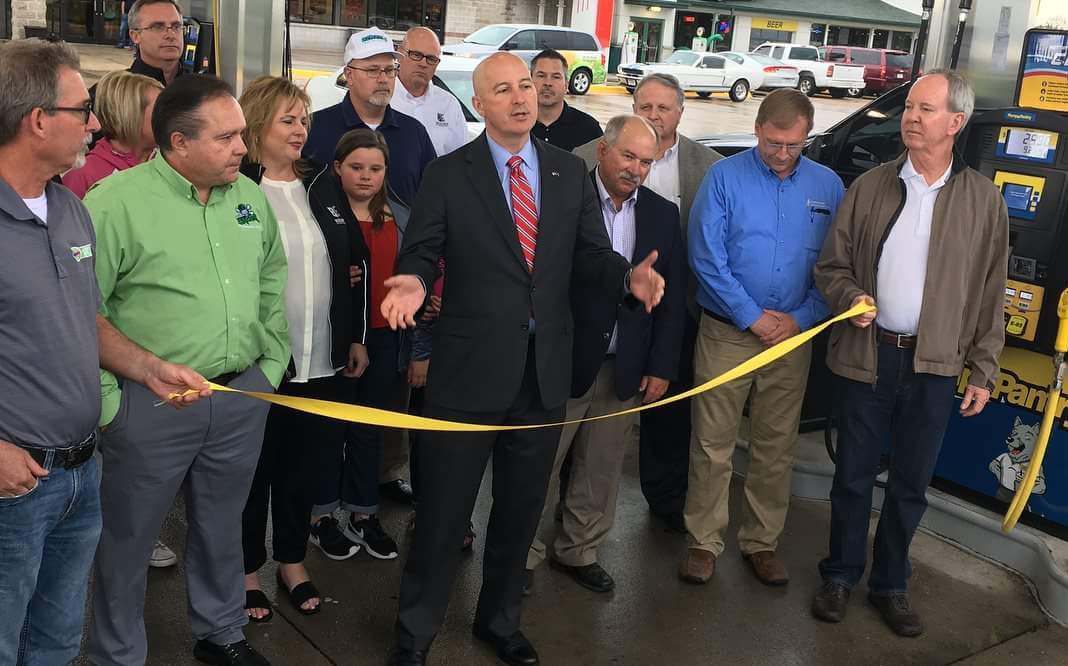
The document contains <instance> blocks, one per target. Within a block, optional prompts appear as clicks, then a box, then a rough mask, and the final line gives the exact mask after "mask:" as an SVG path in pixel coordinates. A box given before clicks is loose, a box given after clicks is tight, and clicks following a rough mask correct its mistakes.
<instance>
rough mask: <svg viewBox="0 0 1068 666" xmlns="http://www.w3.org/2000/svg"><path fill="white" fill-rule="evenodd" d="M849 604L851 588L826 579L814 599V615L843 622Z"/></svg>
mask: <svg viewBox="0 0 1068 666" xmlns="http://www.w3.org/2000/svg"><path fill="white" fill-rule="evenodd" d="M848 605H849V588H848V587H846V586H845V585H843V584H841V583H839V582H836V581H833V580H825V581H823V585H822V586H821V587H820V591H819V592H817V593H816V597H815V598H814V599H813V600H812V615H813V617H815V618H816V619H817V620H823V621H824V622H832V623H836V622H841V621H842V618H844V617H845V614H846V608H847V607H848Z"/></svg>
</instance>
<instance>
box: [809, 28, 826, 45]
mask: <svg viewBox="0 0 1068 666" xmlns="http://www.w3.org/2000/svg"><path fill="white" fill-rule="evenodd" d="M826 36H827V24H826V23H813V24H812V30H811V31H810V32H809V33H808V43H809V45H810V46H823V39H824V37H826Z"/></svg>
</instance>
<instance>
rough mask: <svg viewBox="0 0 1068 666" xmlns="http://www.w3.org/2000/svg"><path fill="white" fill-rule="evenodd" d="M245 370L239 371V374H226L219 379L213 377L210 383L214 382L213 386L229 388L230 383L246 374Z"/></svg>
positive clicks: (218, 377)
mask: <svg viewBox="0 0 1068 666" xmlns="http://www.w3.org/2000/svg"><path fill="white" fill-rule="evenodd" d="M247 369H248V368H245V370H247ZM245 370H239V371H237V372H224V373H222V374H221V375H219V376H217V377H212V378H211V379H209V380H208V381H209V382H212V383H213V384H218V385H219V386H229V385H230V382H232V381H234V380H235V379H237V378H238V377H240V376H241V375H242V373H244V372H245Z"/></svg>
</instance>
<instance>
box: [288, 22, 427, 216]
mask: <svg viewBox="0 0 1068 666" xmlns="http://www.w3.org/2000/svg"><path fill="white" fill-rule="evenodd" d="M398 57H399V54H398V53H397V51H396V49H395V48H394V46H393V40H392V39H390V38H389V36H388V35H386V33H384V32H382V31H381V30H380V29H378V28H368V29H367V30H361V31H360V32H357V33H356V34H354V35H353V36H352V37H349V43H348V44H347V45H346V46H345V81H346V83H347V85H348V89H349V94H348V96H347V97H346V98H345V99H343V100H341V101H340V102H338V103H337V104H335V105H334V106H331V107H327V108H325V109H323V110H321V111H316V112H315V114H314V115H313V116H312V123H311V133H310V135H309V136H308V142H307V143H306V144H305V146H304V157H306V158H309V159H312V160H314V161H315V162H317V163H319V164H330V163H332V162H333V161H334V149H335V147H336V146H337V142H338V140H339V139H340V138H341V137H342V135H344V134H345V132H348V131H349V130H351V129H356V128H358V127H367V128H370V129H372V130H377V131H378V132H379V133H380V134H382V136H383V137H385V139H386V144H387V145H388V146H389V153H390V155H389V158H390V159H389V169H388V170H387V177H388V179H389V187H390V189H392V190H393V194H395V195H396V196H397V197H398V198H400V199H401V200H402V201H403V202H404V203H406V204H408V205H409V206H410V205H411V204H412V201H414V200H415V192H416V190H418V189H419V182H420V180H421V179H422V176H423V169H424V168H425V167H426V165H427V164H429V163H430V161H431V160H433V159H434V158H435V157H437V153H435V152H434V144H433V143H431V141H430V135H428V134H427V131H426V129H425V128H424V127H423V125H422V123H420V122H419V121H418V120H416V119H415V118H413V117H411V116H409V115H406V114H403V113H401V112H399V111H396V110H394V109H391V108H390V106H389V101H390V99H392V98H393V87H394V85H395V84H396V81H397V69H398V67H397V58H398Z"/></svg>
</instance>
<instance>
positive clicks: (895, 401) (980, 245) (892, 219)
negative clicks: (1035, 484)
mask: <svg viewBox="0 0 1068 666" xmlns="http://www.w3.org/2000/svg"><path fill="white" fill-rule="evenodd" d="M974 106H975V95H974V93H973V92H972V90H971V87H970V86H969V85H968V82H967V81H966V80H965V79H964V78H963V77H962V76H960V75H959V74H957V73H956V72H952V71H946V70H935V71H932V72H930V73H929V74H927V75H926V76H924V77H922V78H920V79H919V80H918V81H916V83H915V84H914V85H913V87H912V90H911V91H910V92H909V97H908V101H907V102H906V105H905V112H904V115H903V116H902V121H901V133H902V139H903V141H904V144H905V146H906V148H907V149H908V150H907V152H906V153H905V154H904V155H902V156H901V157H900V158H898V159H897V160H895V161H893V162H890V163H887V164H883V165H881V166H879V167H876V168H875V169H872V170H871V171H869V172H867V173H866V174H864V175H863V176H861V177H860V178H858V179H857V180H856V182H854V183H853V185H852V187H850V188H849V191H848V193H847V194H846V198H845V200H844V201H843V202H842V205H841V207H840V208H839V209H838V214H837V216H836V218H835V221H834V226H833V228H832V230H831V232H830V233H829V234H828V236H827V240H826V243H825V244H824V246H823V252H822V253H821V255H820V259H819V261H818V263H817V264H816V269H815V279H816V285H817V287H818V288H819V289H820V290H821V291H822V292H823V294H824V297H825V298H826V299H827V303H828V305H829V306H830V309H831V310H832V311H837V312H840V311H842V310H845V309H847V308H849V307H851V306H853V305H855V304H857V303H860V302H868V303H871V304H873V305H876V306H877V308H878V309H877V310H876V311H875V312H870V313H867V314H864V315H860V316H858V317H854V318H853V319H852V320H850V322H849V323H843V324H839V325H838V326H837V327H836V328H835V329H833V330H832V332H831V338H830V343H829V346H828V353H827V364H828V366H830V368H831V370H832V371H833V372H834V373H835V374H836V375H837V381H838V387H837V388H838V394H837V397H836V416H837V424H838V456H837V461H836V462H837V467H836V468H835V475H834V485H833V487H832V490H831V537H830V554H829V555H828V557H827V558H826V559H824V560H823V561H822V562H820V574H821V576H822V577H823V586H822V587H821V589H820V591H819V593H818V594H817V595H816V598H815V599H814V600H813V603H812V614H813V615H814V616H816V617H817V618H818V619H820V620H823V621H826V622H840V621H841V620H842V618H843V617H844V615H845V611H846V605H847V602H848V600H849V592H850V590H851V589H852V587H853V586H855V585H856V584H857V583H859V582H860V579H861V577H862V575H863V574H864V568H865V565H866V554H867V535H868V521H869V518H870V515H871V501H872V486H873V484H874V482H875V476H876V474H877V473H878V468H879V460H880V458H881V457H882V456H883V455H884V454H886V453H887V452H889V461H890V469H889V481H888V483H887V487H886V498H885V500H884V502H883V507H882V513H881V514H880V516H879V526H878V529H877V530H876V534H875V549H874V558H873V561H872V571H871V575H870V576H869V579H868V589H869V593H868V599H869V601H870V602H871V603H872V605H873V606H875V608H876V609H878V610H879V612H880V613H881V614H882V616H883V619H884V620H885V621H886V623H887V624H888V625H889V626H890V628H891V629H893V630H894V631H895V632H896V633H898V634H899V635H902V636H918V635H919V634H921V633H923V624H922V622H921V621H920V617H919V615H918V614H917V613H916V612H915V611H914V610H913V609H912V606H911V604H910V602H909V597H908V595H907V581H908V578H909V574H910V566H909V559H908V551H909V544H910V543H911V541H912V536H913V534H914V533H915V532H916V527H917V526H918V525H919V522H920V519H921V518H922V516H923V513H924V510H925V509H926V508H927V500H926V496H925V491H926V488H927V485H928V484H929V483H930V481H931V476H932V475H933V473H934V467H935V463H936V461H937V459H938V452H939V449H940V448H941V446H942V436H943V434H944V433H945V429H946V424H947V422H948V420H949V415H950V410H951V409H952V407H953V403H954V391H955V387H956V383H957V377H958V376H959V375H960V373H961V372H962V371H964V370H967V371H968V373H969V374H968V385H967V388H966V389H965V392H964V398H963V400H962V401H961V403H960V407H959V409H960V413H961V415H962V416H974V415H975V414H978V413H979V412H981V411H982V410H983V407H984V406H985V405H986V403H987V401H988V400H989V399H990V388H991V386H992V383H993V380H994V378H995V377H996V376H997V373H998V355H999V354H1000V353H1001V348H1002V345H1003V344H1004V341H1005V330H1004V319H1003V316H1002V300H1003V298H1004V294H1005V277H1006V271H1007V264H1008V235H1009V224H1008V214H1007V212H1006V208H1005V202H1004V201H1003V200H1002V198H1001V195H1000V193H999V192H998V190H997V188H996V187H995V186H994V185H993V183H991V182H990V180H989V179H987V178H986V177H984V176H982V175H981V174H979V173H977V172H976V171H974V170H972V169H971V168H969V167H968V166H967V165H966V164H964V163H963V161H962V160H961V159H960V157H959V156H956V155H955V154H954V151H953V143H954V139H955V137H956V136H957V133H958V132H959V131H960V130H961V128H963V127H964V125H965V124H966V123H967V122H968V118H969V116H970V115H971V112H972V110H973V108H974Z"/></svg>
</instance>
